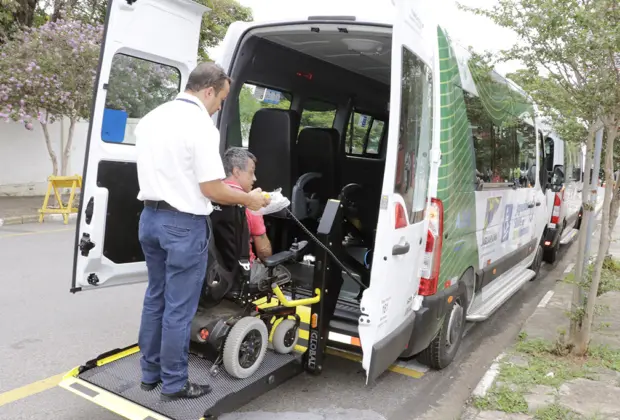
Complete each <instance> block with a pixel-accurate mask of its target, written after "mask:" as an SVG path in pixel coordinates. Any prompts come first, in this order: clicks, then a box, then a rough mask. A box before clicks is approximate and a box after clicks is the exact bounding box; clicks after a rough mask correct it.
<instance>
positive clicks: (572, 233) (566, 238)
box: [560, 228, 579, 245]
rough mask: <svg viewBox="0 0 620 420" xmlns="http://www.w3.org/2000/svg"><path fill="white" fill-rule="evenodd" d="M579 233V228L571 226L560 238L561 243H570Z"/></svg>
mask: <svg viewBox="0 0 620 420" xmlns="http://www.w3.org/2000/svg"><path fill="white" fill-rule="evenodd" d="M578 234H579V229H575V228H571V229H570V230H568V231H567V232H566V233H565V234H564V235H562V237H561V238H560V245H566V244H569V243H570V242H571V241H572V240H573V239H575V237H576V236H577V235H578Z"/></svg>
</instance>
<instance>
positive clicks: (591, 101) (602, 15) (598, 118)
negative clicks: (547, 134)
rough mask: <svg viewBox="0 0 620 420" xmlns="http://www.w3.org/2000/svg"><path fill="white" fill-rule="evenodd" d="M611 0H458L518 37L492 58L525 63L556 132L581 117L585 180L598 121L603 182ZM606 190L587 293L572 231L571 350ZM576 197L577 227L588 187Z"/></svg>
mask: <svg viewBox="0 0 620 420" xmlns="http://www.w3.org/2000/svg"><path fill="white" fill-rule="evenodd" d="M616 3H617V1H616V0H565V1H562V2H555V1H553V0H521V1H516V0H500V1H499V4H498V5H496V6H494V7H493V8H492V9H487V10H485V9H480V8H470V7H465V6H462V5H459V7H460V8H461V9H464V10H468V11H471V12H473V13H475V14H477V15H482V16H486V17H488V18H489V19H491V20H492V21H493V22H494V23H496V24H497V25H499V26H501V27H504V28H509V29H511V30H513V31H514V32H515V33H516V34H517V36H518V38H519V40H520V41H521V42H520V43H518V44H517V45H514V46H513V47H512V48H510V49H508V50H506V51H502V52H501V53H500V55H499V57H500V58H499V60H502V61H508V60H520V61H521V62H523V63H524V65H525V69H523V70H521V71H520V72H519V79H520V82H521V84H522V85H523V87H524V89H525V90H526V91H528V92H530V94H531V95H532V96H533V97H534V98H535V99H536V100H537V102H539V103H540V104H542V108H543V113H546V114H547V115H551V116H552V117H553V116H555V117H556V118H554V119H553V121H554V122H553V125H554V126H555V127H556V131H558V132H562V131H563V132H564V133H566V132H567V131H568V130H567V127H569V125H572V127H574V124H575V123H579V122H580V121H582V122H583V123H584V126H585V127H586V129H587V132H588V135H587V139H586V149H587V158H586V167H585V168H586V170H585V180H584V182H585V183H586V184H587V183H588V182H589V178H590V171H589V170H588V168H590V167H591V166H592V151H593V147H592V145H593V140H594V135H595V133H596V131H597V130H598V129H599V128H601V127H602V126H604V127H605V128H606V130H607V142H606V153H607V154H606V159H605V166H604V168H605V174H606V181H607V185H612V184H613V181H612V179H613V178H612V177H613V151H614V141H615V138H616V135H617V128H616V127H617V126H618V117H619V116H620V108H619V104H620V87H619V86H620V79H619V75H618V72H617V71H616V69H615V63H614V57H615V56H616V54H617V53H618V49H619V46H620V36H619V27H618V24H617V23H618V18H619V17H620V14H619V9H618V7H617V6H616ZM541 73H546V74H541ZM580 132H581V133H583V131H582V130H580ZM611 193H612V189H611V188H606V190H605V198H604V202H603V225H602V229H601V241H600V243H599V248H598V256H597V260H596V263H595V269H594V275H593V277H592V283H591V286H590V289H589V291H588V292H587V293H586V291H585V290H584V289H583V282H582V273H583V271H584V270H583V256H584V251H585V239H586V238H585V236H586V235H585V234H582V235H580V237H579V249H578V256H577V262H576V265H575V284H576V286H575V288H574V290H573V307H572V312H573V316H572V318H571V328H570V337H569V340H570V344H571V346H572V350H573V353H575V354H578V355H583V354H585V352H586V351H587V347H588V342H589V335H590V329H591V324H592V318H593V315H594V305H595V302H596V296H597V290H598V283H599V280H600V274H601V269H602V265H603V260H604V258H605V255H606V253H607V250H608V248H609V243H610V235H611V230H610V222H611V220H610V204H611ZM582 202H583V221H582V225H581V230H582V231H583V230H585V227H586V226H587V225H588V223H590V219H591V218H592V217H591V215H592V210H593V209H594V203H593V202H591V200H590V196H589V191H588V188H584V189H583V196H582Z"/></svg>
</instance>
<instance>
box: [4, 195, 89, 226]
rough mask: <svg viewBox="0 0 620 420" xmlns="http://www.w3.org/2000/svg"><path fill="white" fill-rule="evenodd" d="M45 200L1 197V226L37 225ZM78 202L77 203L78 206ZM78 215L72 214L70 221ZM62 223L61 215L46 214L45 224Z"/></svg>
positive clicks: (38, 197) (40, 198) (36, 197)
mask: <svg viewBox="0 0 620 420" xmlns="http://www.w3.org/2000/svg"><path fill="white" fill-rule="evenodd" d="M43 198H44V197H41V196H35V197H6V196H0V226H3V225H16V224H22V223H37V222H38V221H39V209H40V208H41V207H42V206H43ZM77 203H78V202H77V201H76V204H77ZM75 217H76V214H75V213H74V214H70V215H69V220H74V219H75ZM59 220H60V221H62V215H61V214H46V215H45V217H44V219H43V222H46V221H59Z"/></svg>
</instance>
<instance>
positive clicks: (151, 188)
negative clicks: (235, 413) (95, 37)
mask: <svg viewBox="0 0 620 420" xmlns="http://www.w3.org/2000/svg"><path fill="white" fill-rule="evenodd" d="M230 81H231V80H230V78H229V77H228V76H227V75H226V73H225V72H224V70H223V69H222V68H221V67H219V66H217V65H216V64H214V63H202V64H200V65H198V66H197V67H196V68H195V69H194V70H193V71H192V72H191V74H190V76H189V80H188V81H187V85H186V88H185V92H182V93H180V94H179V95H178V96H177V97H176V99H175V100H173V101H170V102H167V103H164V104H162V105H160V106H159V107H157V108H155V109H154V110H152V111H151V112H149V113H148V114H147V115H145V116H144V118H142V120H141V121H140V123H139V124H138V125H137V127H136V131H135V134H136V150H137V167H138V182H139V184H140V192H139V194H138V199H139V200H141V201H144V210H143V211H142V214H141V216H140V226H139V233H138V236H139V239H140V243H141V245H142V250H143V252H144V255H145V258H146V266H147V269H148V286H147V289H146V293H145V296H144V306H143V309H142V321H141V325H140V333H139V338H138V345H139V346H140V350H141V352H142V357H141V359H140V365H141V367H142V385H141V386H142V389H143V390H145V391H150V390H153V389H155V388H156V387H157V385H158V384H159V383H160V382H162V383H163V385H162V390H161V393H162V396H161V397H162V399H163V400H165V401H170V400H174V399H178V398H198V397H200V396H202V395H204V394H207V393H208V392H210V391H211V387H210V386H209V385H197V384H194V383H192V382H189V380H188V374H187V363H188V351H189V341H190V325H191V322H192V319H193V317H194V315H195V313H196V309H197V307H198V300H199V298H200V291H201V288H202V283H203V281H204V278H205V273H206V267H207V256H208V253H207V248H208V244H209V239H210V236H211V233H210V232H209V231H208V229H209V227H208V224H207V217H208V216H209V214H211V212H212V211H213V207H212V205H211V200H214V201H217V202H220V203H222V204H240V205H243V206H247V207H249V208H251V209H256V210H258V209H260V208H261V207H263V206H266V205H267V204H268V199H266V198H265V197H264V196H263V195H262V193H261V191H260V189H256V190H253V191H251V192H249V193H248V192H244V191H240V190H234V189H232V188H230V187H229V186H227V185H226V184H224V183H223V181H222V180H223V179H224V178H225V173H224V168H223V165H222V160H221V158H220V155H219V142H220V134H219V131H218V129H217V128H216V127H215V125H214V123H213V121H212V119H211V115H213V114H214V113H216V112H217V111H218V110H219V109H220V108H221V104H222V101H223V100H224V99H225V98H226V96H227V95H228V92H229V90H230Z"/></svg>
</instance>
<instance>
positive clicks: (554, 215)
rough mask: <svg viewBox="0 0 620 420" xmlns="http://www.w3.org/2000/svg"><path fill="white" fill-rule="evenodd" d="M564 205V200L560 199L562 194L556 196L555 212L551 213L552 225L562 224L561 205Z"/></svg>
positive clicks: (554, 201)
mask: <svg viewBox="0 0 620 420" xmlns="http://www.w3.org/2000/svg"><path fill="white" fill-rule="evenodd" d="M561 204H562V200H561V199H560V194H559V193H556V194H555V199H554V200H553V212H552V213H551V223H554V224H558V223H559V222H560V205H561Z"/></svg>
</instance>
